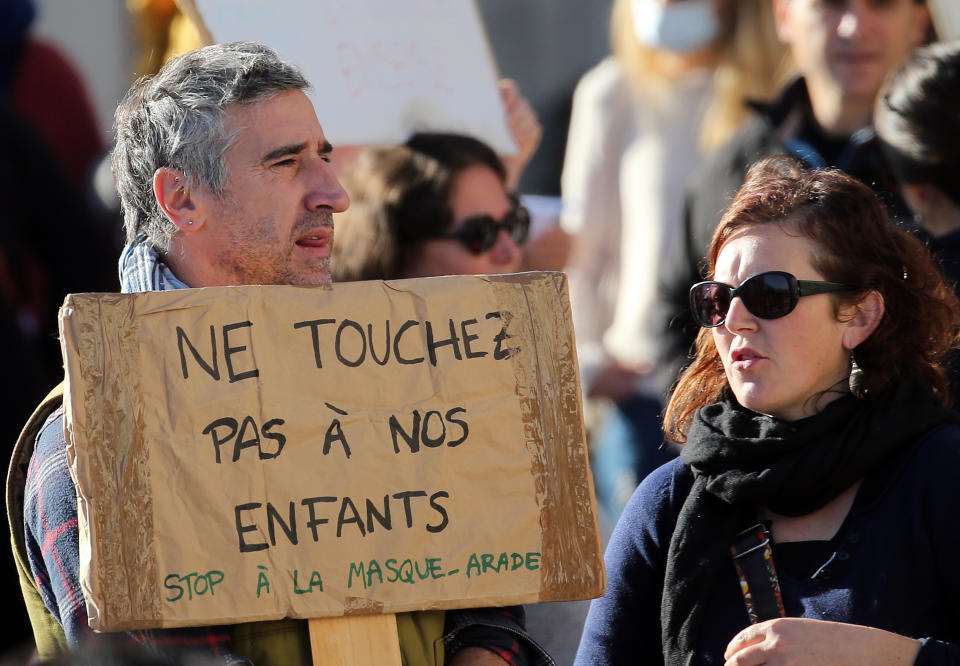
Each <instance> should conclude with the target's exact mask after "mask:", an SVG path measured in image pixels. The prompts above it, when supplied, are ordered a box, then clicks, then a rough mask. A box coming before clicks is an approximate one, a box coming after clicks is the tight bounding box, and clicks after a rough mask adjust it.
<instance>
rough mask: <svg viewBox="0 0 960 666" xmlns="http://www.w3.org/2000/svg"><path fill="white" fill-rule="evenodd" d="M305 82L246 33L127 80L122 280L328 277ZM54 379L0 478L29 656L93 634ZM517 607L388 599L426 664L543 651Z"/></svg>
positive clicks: (193, 643) (231, 634)
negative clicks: (32, 648)
mask: <svg viewBox="0 0 960 666" xmlns="http://www.w3.org/2000/svg"><path fill="white" fill-rule="evenodd" d="M307 85H308V84H307V81H306V80H305V79H304V78H303V76H302V75H301V74H300V73H299V72H298V71H297V70H296V69H295V68H294V67H292V66H290V65H289V64H287V63H284V62H283V61H281V60H280V59H279V58H278V57H277V56H276V54H275V53H274V52H273V51H271V50H270V49H267V48H265V47H263V46H260V45H257V44H252V43H245V42H238V43H232V44H220V45H215V46H209V47H206V48H204V49H200V50H197V51H193V52H191V53H188V54H186V55H184V56H181V57H180V58H177V59H176V60H173V61H171V62H170V63H168V64H167V65H166V66H165V67H164V68H163V69H162V70H161V71H160V72H159V73H158V74H157V75H156V76H155V77H154V78H152V79H141V80H140V81H138V82H137V83H136V84H134V86H133V88H132V89H131V90H130V92H129V93H128V95H127V96H126V98H125V99H124V101H123V102H122V103H121V104H120V107H119V108H118V110H117V114H116V146H115V149H114V153H113V168H114V175H115V178H116V181H117V189H118V192H119V194H120V199H121V203H122V205H123V211H124V223H125V227H126V234H127V245H126V247H125V248H124V250H123V253H122V255H121V257H120V279H121V286H122V289H123V291H124V292H125V293H130V292H139V291H147V290H165V289H182V288H186V287H188V286H189V287H206V286H217V285H247V284H290V285H307V286H309V285H325V284H329V283H330V265H329V264H330V250H331V244H332V242H333V213H335V212H340V211H343V210H346V208H347V206H348V204H349V202H348V199H347V194H346V192H345V191H344V190H343V188H342V187H341V186H340V183H339V182H338V181H337V178H336V175H335V174H334V172H333V170H332V167H331V164H330V153H331V151H332V146H331V145H330V143H329V141H327V139H326V137H325V136H324V133H323V129H322V128H321V126H320V124H319V123H318V122H317V117H316V114H315V112H314V108H313V105H312V103H311V102H310V100H309V99H308V98H307V96H306V95H305V94H304V92H303V90H304V89H305V88H306V87H307ZM62 395H63V387H62V385H61V386H60V387H58V389H55V390H54V392H52V393H51V395H50V396H49V397H48V399H47V400H46V401H45V402H44V403H43V404H42V405H41V406H40V407H39V408H38V409H37V411H36V412H35V413H34V415H33V416H32V417H31V419H30V421H29V422H28V424H27V426H26V427H25V428H24V431H23V434H22V435H21V437H20V440H19V441H18V442H17V446H16V449H15V451H14V456H13V460H12V462H11V466H10V473H9V478H8V516H9V519H10V523H11V532H12V534H13V542H14V551H15V557H16V558H17V560H18V562H17V564H18V569H19V574H20V582H21V587H22V589H23V592H24V598H25V601H26V604H27V609H28V612H29V614H30V617H31V622H32V624H33V627H34V634H35V638H36V641H37V648H38V652H39V655H40V656H41V657H43V658H46V657H50V656H53V655H54V654H56V653H58V652H61V651H64V650H67V649H70V648H75V647H77V646H79V645H81V644H83V643H84V642H86V641H88V640H89V639H90V638H91V637H92V632H91V631H90V629H89V627H88V624H87V614H86V607H85V604H84V600H83V595H82V591H81V589H80V582H79V568H80V567H79V547H78V539H79V534H78V530H77V500H76V490H75V488H74V485H73V482H72V481H71V479H70V475H69V469H68V464H67V457H66V443H65V438H64V424H63V410H62V407H61V402H62ZM522 622H523V612H522V609H519V608H511V609H489V610H484V609H478V610H468V611H451V612H448V613H445V614H444V613H443V612H430V613H412V614H401V615H398V629H399V634H400V647H401V652H402V653H403V656H404V663H409V664H436V655H437V653H438V650H437V649H436V647H435V646H438V645H440V644H441V642H442V645H443V647H444V648H445V650H446V653H447V657H448V661H447V663H451V664H457V665H458V666H459V665H462V664H503V663H505V662H506V663H510V664H526V663H534V664H535V663H552V662H551V661H550V659H549V657H548V656H546V655H545V654H543V653H542V651H540V650H539V648H538V646H536V644H535V643H534V642H532V641H531V640H530V639H529V637H528V636H527V635H526V632H525V631H524V629H523V624H522ZM105 636H107V638H106V640H124V637H128V638H130V639H132V640H133V641H135V642H137V643H141V644H146V645H148V646H150V647H151V648H152V649H156V650H158V651H160V652H163V653H167V652H178V651H180V650H182V649H185V648H186V649H197V648H199V649H202V650H204V651H206V652H208V653H212V654H213V655H216V656H218V657H222V658H223V660H224V661H225V662H226V663H251V662H256V663H257V664H258V665H260V666H262V665H263V664H270V663H276V664H309V663H310V649H309V639H308V636H307V631H306V622H305V621H302V620H280V621H276V622H258V623H248V624H242V625H234V626H232V627H202V628H191V629H169V630H156V631H151V632H135V633H131V634H126V635H119V636H118V635H112V636H110V635H105ZM439 652H440V653H442V652H443V650H440V651H439ZM240 655H242V656H240Z"/></svg>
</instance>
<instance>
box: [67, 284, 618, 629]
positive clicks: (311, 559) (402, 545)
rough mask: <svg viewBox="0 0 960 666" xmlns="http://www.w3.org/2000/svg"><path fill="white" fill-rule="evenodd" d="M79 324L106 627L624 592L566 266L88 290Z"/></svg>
mask: <svg viewBox="0 0 960 666" xmlns="http://www.w3.org/2000/svg"><path fill="white" fill-rule="evenodd" d="M60 331H61V340H62V345H63V351H64V359H65V364H66V370H67V391H66V396H65V401H64V404H65V410H66V424H67V440H68V449H67V452H68V457H69V460H70V465H71V472H72V474H73V475H74V480H75V482H76V484H77V489H78V509H79V512H78V513H79V523H80V557H81V582H82V586H83V591H84V596H85V598H86V601H87V610H88V615H89V617H90V623H91V626H92V627H93V628H94V629H96V630H99V631H116V630H125V629H135V628H150V627H173V626H188V625H202V624H223V623H234V622H244V621H252V620H261V619H272V618H280V617H285V616H289V617H327V616H342V615H358V614H371V613H395V612H401V611H407V610H417V609H440V608H458V607H471V606H481V605H507V604H517V603H534V602H538V601H556V600H571V599H584V598H590V597H595V596H599V595H600V594H602V592H603V587H604V583H605V579H604V571H603V564H602V559H601V556H602V553H601V546H600V536H599V531H598V529H597V518H596V505H595V500H594V494H593V486H592V479H591V477H590V473H589V468H588V463H587V454H586V447H585V437H584V430H583V423H582V416H581V398H580V389H579V386H578V383H577V375H578V372H577V362H576V352H575V347H574V337H573V330H572V326H571V323H570V308H569V302H568V298H567V285H566V277H565V276H564V275H563V274H561V273H522V274H517V275H507V276H497V277H493V276H488V277H479V276H474V277H445V278H426V279H419V280H398V281H390V282H366V283H348V284H339V285H336V286H335V287H333V288H332V289H324V288H298V287H286V286H282V287H217V288H207V289H191V290H182V291H171V292H150V293H142V294H128V295H120V294H74V295H70V296H68V297H67V299H66V302H65V304H64V307H63V308H62V310H61V315H60Z"/></svg>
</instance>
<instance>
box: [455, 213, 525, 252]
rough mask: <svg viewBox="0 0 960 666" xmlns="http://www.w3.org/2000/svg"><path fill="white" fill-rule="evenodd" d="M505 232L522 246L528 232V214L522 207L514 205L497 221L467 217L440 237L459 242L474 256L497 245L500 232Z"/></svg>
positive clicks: (484, 217)
mask: <svg viewBox="0 0 960 666" xmlns="http://www.w3.org/2000/svg"><path fill="white" fill-rule="evenodd" d="M501 229H503V230H504V231H506V232H507V233H508V234H509V235H510V238H512V239H513V242H514V243H516V244H517V245H523V244H524V242H526V240H527V234H528V233H529V232H530V213H529V211H527V209H526V208H524V207H523V206H521V205H519V204H517V203H514V205H513V207H512V208H511V209H510V210H509V211H507V214H506V215H504V216H503V219H502V220H500V221H497V220H495V219H493V218H492V217H490V216H489V215H477V216H475V217H468V218H467V219H465V220H463V221H462V222H460V224H459V226H457V228H456V229H455V230H453V231H450V232H447V233H445V234H443V235H442V236H440V237H441V238H451V239H453V240H457V241H460V244H461V245H463V247H465V248H466V249H467V251H468V252H470V253H471V254H475V255H478V256H479V255H481V254H485V253H487V252H489V251H490V248H492V247H493V246H494V245H495V244H496V243H497V235H498V234H499V233H500V230H501Z"/></svg>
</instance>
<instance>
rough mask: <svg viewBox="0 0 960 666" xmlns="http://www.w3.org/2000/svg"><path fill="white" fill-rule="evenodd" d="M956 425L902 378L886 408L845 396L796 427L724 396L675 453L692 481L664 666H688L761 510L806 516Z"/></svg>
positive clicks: (676, 558)
mask: <svg viewBox="0 0 960 666" xmlns="http://www.w3.org/2000/svg"><path fill="white" fill-rule="evenodd" d="M958 421H960V418H958V416H957V414H956V413H955V412H953V411H952V410H950V409H947V408H946V407H943V406H942V405H940V403H939V402H938V401H937V399H936V397H935V396H934V395H933V394H932V393H931V392H930V391H929V390H928V389H927V388H926V387H924V386H923V385H921V384H920V382H918V381H912V380H906V379H905V380H902V381H901V382H900V383H899V385H898V386H896V387H894V388H893V389H891V390H890V391H888V394H887V395H886V396H884V399H881V400H876V401H865V400H859V399H857V398H854V397H853V396H850V395H847V396H844V397H842V398H839V399H837V400H835V401H833V402H831V403H830V404H829V405H827V406H826V408H825V409H824V410H823V411H821V412H820V413H818V414H816V415H814V416H811V417H809V418H805V419H801V420H799V421H780V420H778V419H775V418H773V417H770V416H765V415H763V414H758V413H756V412H752V411H750V410H748V409H745V408H744V407H742V406H740V404H739V403H737V401H736V399H735V398H734V397H733V396H732V394H730V392H729V390H728V391H727V392H725V394H724V395H723V396H722V398H721V400H720V402H717V403H715V404H712V405H707V406H706V407H702V408H701V409H700V410H699V411H697V413H696V415H695V416H694V420H693V423H692V424H691V426H690V431H689V433H688V441H687V444H685V445H684V447H683V449H682V451H681V453H680V457H681V458H682V459H683V461H684V462H685V463H686V464H687V465H689V466H690V468H691V470H692V471H693V474H694V482H693V487H692V488H691V490H690V494H689V495H688V496H687V498H686V500H685V501H684V503H683V506H682V508H681V509H680V514H679V516H678V518H677V524H676V527H675V528H674V532H673V536H672V538H671V540H670V548H669V550H668V552H667V566H666V573H665V577H664V583H663V597H662V599H661V605H660V622H661V631H662V645H663V656H664V662H665V663H666V664H668V665H671V666H672V665H673V664H688V663H690V662H691V659H692V657H693V654H694V653H693V650H694V646H695V645H696V642H697V635H698V631H699V627H700V623H701V622H702V617H701V616H702V614H703V609H704V606H705V605H706V601H707V599H708V598H709V597H710V594H711V592H712V583H713V581H715V580H716V579H717V578H718V577H719V576H720V575H722V572H723V568H724V567H726V566H732V564H731V560H730V555H729V547H730V544H731V542H732V541H733V537H734V536H735V535H736V533H737V532H738V531H739V530H741V529H743V528H745V527H747V526H748V525H747V524H746V523H747V521H750V520H751V518H753V517H754V516H755V515H756V511H757V509H758V508H759V507H760V506H764V507H767V508H769V509H771V510H772V511H774V512H776V513H779V514H782V515H786V516H803V515H806V514H808V513H811V512H813V511H815V510H816V509H818V508H820V507H822V506H823V505H825V504H826V503H827V502H829V501H830V500H832V499H833V498H834V497H836V496H837V495H839V494H840V493H842V492H843V491H844V490H846V489H847V488H849V487H850V486H852V485H853V484H854V483H856V482H857V481H859V480H860V479H863V478H864V477H865V476H866V475H868V474H869V473H870V472H871V471H873V470H875V469H877V468H878V467H879V466H880V465H882V464H883V463H884V462H885V461H886V460H888V459H890V457H891V456H893V455H895V454H896V453H897V452H898V451H900V450H901V449H903V448H904V447H907V446H909V445H911V444H913V443H915V442H916V441H917V439H918V437H919V436H920V435H922V434H923V433H925V432H927V431H929V430H931V429H932V428H934V427H936V426H937V425H940V424H942V423H947V422H954V423H956V422H958ZM751 522H755V520H754V521H751Z"/></svg>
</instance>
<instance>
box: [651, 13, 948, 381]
mask: <svg viewBox="0 0 960 666" xmlns="http://www.w3.org/2000/svg"><path fill="white" fill-rule="evenodd" d="M773 10H774V19H775V21H776V28H777V35H778V36H779V38H780V40H781V41H782V42H783V43H784V44H786V45H787V47H788V48H789V51H790V56H791V59H792V61H793V63H794V65H795V68H796V70H797V72H798V74H799V77H798V78H796V79H795V80H793V81H792V82H791V83H789V84H788V85H787V86H786V87H785V88H784V89H783V90H782V91H781V93H780V95H779V96H778V97H777V99H776V100H774V102H773V103H772V104H764V105H753V106H754V109H753V113H752V114H751V116H750V119H749V120H748V121H747V123H746V124H745V125H744V127H743V128H742V129H741V130H740V131H739V132H738V133H737V134H736V136H734V137H733V138H732V139H731V140H730V141H729V142H728V143H727V144H726V145H724V146H723V147H721V148H720V149H719V150H717V151H716V152H715V153H714V154H713V155H712V156H711V157H710V159H709V160H708V161H707V162H706V163H704V164H703V166H701V167H700V168H699V169H698V171H697V172H696V173H695V174H694V176H693V178H692V179H691V180H690V181H688V196H687V199H686V202H685V210H684V231H683V242H682V243H680V244H678V246H677V247H676V248H674V252H673V254H671V256H670V258H669V260H668V261H667V262H666V263H665V271H664V273H663V275H662V276H661V299H662V303H663V307H664V308H665V310H664V324H665V326H664V328H665V329H666V331H667V332H666V336H665V349H664V354H665V357H666V358H667V359H670V362H671V363H672V364H673V367H674V368H675V369H679V368H680V367H682V366H683V365H684V364H685V363H687V362H688V360H689V358H688V357H689V354H690V346H691V344H692V342H693V339H694V337H695V335H696V332H697V327H696V326H695V325H694V323H693V321H692V319H691V318H690V315H689V308H688V307H687V304H688V301H687V290H688V289H689V287H690V284H692V283H693V282H696V281H697V279H698V278H700V276H701V267H702V266H703V258H704V255H705V253H706V250H707V247H708V246H709V244H710V239H711V238H712V236H713V231H714V229H715V228H716V225H717V220H718V219H719V218H720V216H721V214H722V213H723V211H724V210H725V209H726V207H727V206H728V205H729V203H730V201H731V200H732V199H733V195H734V193H736V191H737V190H738V189H739V187H740V185H741V184H742V183H743V179H744V175H745V174H746V171H747V168H748V167H749V166H750V165H751V164H752V163H753V162H755V161H757V160H759V159H760V158H762V157H765V156H768V155H776V154H787V155H792V156H793V157H796V158H798V159H800V160H801V161H802V162H803V163H805V164H806V165H808V166H810V167H814V168H821V167H825V166H832V167H837V168H839V169H842V170H843V171H845V172H846V173H849V174H850V175H852V176H854V177H856V178H859V179H860V180H861V181H863V182H864V183H866V184H867V185H869V186H870V187H871V188H873V190H874V191H875V192H877V194H878V196H879V197H880V199H881V201H882V202H883V203H884V204H885V205H886V206H887V208H888V210H889V212H890V214H891V218H892V219H893V221H894V222H895V223H897V222H901V221H903V220H904V218H905V217H907V218H908V217H909V213H908V211H907V210H906V208H905V206H904V204H903V202H902V200H901V199H900V197H899V196H898V195H897V194H896V190H897V185H896V182H895V179H894V177H893V175H892V173H891V172H890V169H889V166H888V165H887V164H886V161H885V159H884V157H883V154H882V153H881V151H880V149H879V143H878V142H877V140H876V134H875V133H874V130H873V124H872V123H873V108H874V103H875V102H876V99H877V95H878V93H879V91H880V87H881V86H882V85H883V82H884V79H885V78H886V77H887V76H888V75H889V74H890V73H891V72H892V71H893V70H894V69H895V68H896V67H897V66H898V65H899V64H900V63H901V62H903V60H904V59H905V58H907V56H909V55H910V53H911V52H912V51H913V50H914V49H915V48H916V47H917V46H919V45H920V44H923V43H924V42H925V41H927V40H929V39H930V38H931V36H932V35H931V32H932V27H931V23H930V14H929V10H928V8H927V5H926V3H925V2H924V0H884V1H883V2H876V1H874V0H830V1H829V2H826V1H824V0H773Z"/></svg>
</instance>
